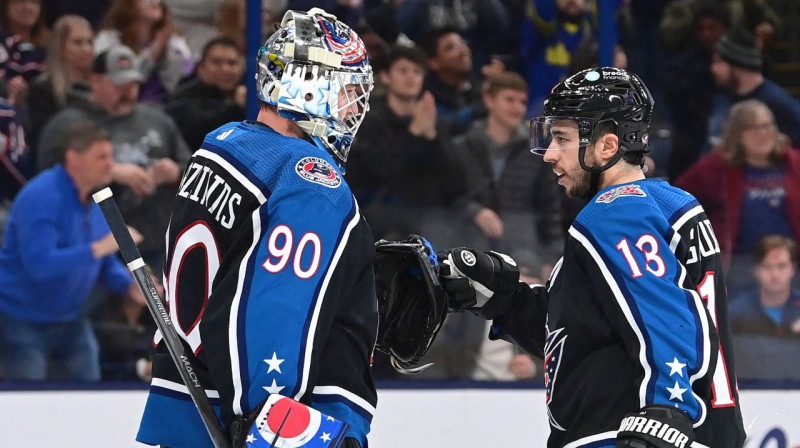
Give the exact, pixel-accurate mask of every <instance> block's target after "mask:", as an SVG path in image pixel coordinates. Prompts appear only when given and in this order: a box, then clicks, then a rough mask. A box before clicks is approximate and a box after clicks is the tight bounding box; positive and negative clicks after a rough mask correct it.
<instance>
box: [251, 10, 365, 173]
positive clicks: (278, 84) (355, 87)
mask: <svg viewBox="0 0 800 448" xmlns="http://www.w3.org/2000/svg"><path fill="white" fill-rule="evenodd" d="M256 89H257V90H256V91H257V95H258V98H259V99H260V100H261V101H263V102H265V103H267V104H270V105H273V106H276V107H277V109H278V113H279V114H280V115H281V116H283V117H285V118H288V119H290V120H293V121H295V122H297V124H298V126H300V128H301V129H303V131H304V132H305V133H306V134H308V135H309V136H310V137H311V139H312V140H313V141H314V143H315V144H316V145H317V146H319V147H320V148H323V149H326V150H328V151H329V152H331V153H332V154H333V156H334V157H336V159H337V160H338V161H339V163H340V164H342V165H343V164H344V163H345V162H346V161H347V154H348V152H349V151H350V145H351V144H352V143H353V138H354V137H355V135H356V132H357V131H358V127H359V126H360V125H361V122H362V121H363V119H364V115H365V113H366V112H367V110H368V108H369V105H368V100H369V94H370V92H371V91H372V68H371V67H370V65H369V60H368V59H367V52H366V48H365V47H364V43H363V42H362V41H361V38H359V37H358V35H357V34H356V33H355V32H354V31H353V30H352V29H350V27H348V26H347V25H345V24H344V23H342V22H340V21H338V20H336V17H335V16H333V15H330V14H328V13H326V12H325V11H323V10H321V9H319V8H312V9H310V10H309V11H308V12H303V11H287V12H286V14H285V15H284V16H283V20H282V21H281V26H280V28H279V29H278V30H277V31H276V32H275V33H273V34H272V36H270V37H269V38H268V39H267V42H266V43H265V44H264V46H262V47H261V48H260V49H259V51H258V68H257V71H256Z"/></svg>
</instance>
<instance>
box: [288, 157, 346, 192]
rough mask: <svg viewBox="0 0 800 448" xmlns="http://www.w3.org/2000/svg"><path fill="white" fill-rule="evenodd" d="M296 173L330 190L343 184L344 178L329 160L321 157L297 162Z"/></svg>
mask: <svg viewBox="0 0 800 448" xmlns="http://www.w3.org/2000/svg"><path fill="white" fill-rule="evenodd" d="M294 171H295V172H296V173H297V175H298V176H300V177H302V178H303V179H305V180H307V181H309V182H314V183H318V184H320V185H324V186H326V187H328V188H337V187H338V186H339V185H341V184H342V177H341V176H340V175H339V173H337V172H336V169H335V168H334V167H333V166H332V165H331V164H330V163H328V161H327V160H325V159H320V158H319V157H305V158H303V159H302V160H300V161H299V162H297V165H295V167H294Z"/></svg>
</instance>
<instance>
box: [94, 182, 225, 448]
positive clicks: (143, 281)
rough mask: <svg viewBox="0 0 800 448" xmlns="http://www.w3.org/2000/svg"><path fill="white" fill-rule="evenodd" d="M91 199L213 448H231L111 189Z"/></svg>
mask: <svg viewBox="0 0 800 448" xmlns="http://www.w3.org/2000/svg"><path fill="white" fill-rule="evenodd" d="M92 198H93V199H94V201H95V202H96V203H97V204H98V205H99V206H100V210H101V211H102V212H103V216H104V217H105V218H106V221H107V222H108V227H109V228H111V233H112V234H113V235H114V239H115V240H116V241H117V245H118V246H119V251H120V253H121V254H122V258H123V259H124V260H125V263H127V265H128V269H129V270H130V271H131V273H132V274H133V277H134V279H135V280H136V284H137V285H138V286H139V289H140V290H141V291H142V295H144V299H145V301H146V302H147V308H148V309H149V310H150V314H151V315H152V316H153V320H155V322H156V326H157V327H158V330H159V331H160V332H161V335H162V336H163V338H164V342H165V343H166V345H167V351H168V352H169V354H170V357H172V361H173V362H174V363H175V366H176V367H177V370H178V373H179V374H180V375H181V379H182V380H183V383H184V384H185V385H186V389H187V390H188V391H189V395H190V396H191V397H192V401H193V402H194V404H195V406H196V407H197V410H198V412H200V417H201V418H202V420H203V424H204V425H205V427H206V430H207V431H208V435H209V436H211V441H212V442H213V443H214V447H215V448H231V443H230V441H229V440H228V437H227V436H226V435H225V431H223V429H222V426H221V425H220V423H219V419H218V418H217V415H216V413H215V412H214V409H213V408H212V407H211V403H210V402H209V401H208V396H207V395H206V391H205V389H204V388H203V386H202V385H201V384H200V381H199V380H198V378H197V374H196V373H195V372H196V369H195V368H194V366H193V365H192V362H191V360H190V359H189V357H188V356H186V352H185V350H184V347H183V344H182V343H181V341H180V338H179V337H178V333H177V331H176V330H175V327H174V326H173V325H172V320H171V319H170V316H169V310H167V308H166V306H165V305H164V301H163V300H162V299H161V296H160V295H159V293H158V290H157V289H156V287H155V284H153V279H152V278H150V273H149V272H147V268H146V266H145V263H144V261H143V260H142V256H141V254H140V253H139V249H137V248H136V243H134V242H133V238H132V237H131V234H130V232H129V231H128V227H127V226H126V225H125V220H124V219H123V218H122V214H121V213H120V211H119V207H118V206H117V203H116V201H114V197H113V194H112V193H111V189H110V188H104V189H102V190H100V191H98V192H97V193H95V194H94V195H92Z"/></svg>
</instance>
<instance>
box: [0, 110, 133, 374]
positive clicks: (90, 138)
mask: <svg viewBox="0 0 800 448" xmlns="http://www.w3.org/2000/svg"><path fill="white" fill-rule="evenodd" d="M64 144H65V148H67V149H66V150H65V152H64V154H63V158H62V161H61V162H62V163H60V164H57V165H56V166H54V167H53V168H50V169H48V170H46V171H44V172H42V173H41V174H39V175H38V176H36V177H35V178H34V179H33V180H31V181H30V182H29V183H28V184H27V185H26V186H25V187H24V188H23V189H22V190H21V191H20V193H19V195H18V196H17V198H16V201H15V202H14V206H13V208H12V209H11V214H10V216H9V220H8V222H7V224H6V230H5V238H4V240H3V246H2V248H1V249H0V366H2V370H3V374H4V377H5V379H7V380H45V379H62V380H82V381H98V380H100V366H99V361H98V346H97V341H96V339H95V336H94V333H93V332H92V328H91V325H90V323H89V320H88V318H87V317H86V316H85V314H84V312H83V311H84V310H83V307H84V302H85V301H86V299H87V297H88V296H89V293H90V291H91V290H92V288H93V287H94V286H95V284H96V283H97V282H98V280H99V281H102V283H104V284H105V285H106V286H107V287H108V288H109V289H110V290H111V291H113V292H116V293H123V294H124V293H127V294H128V295H129V296H130V297H131V298H133V299H134V300H136V301H137V302H141V303H144V298H143V297H142V296H141V293H140V292H139V291H138V289H137V288H136V284H135V283H134V282H133V278H132V277H131V275H130V273H129V272H128V271H127V269H126V268H125V266H124V265H123V264H122V263H121V262H120V261H119V260H118V259H117V258H116V257H115V256H114V254H115V253H116V252H117V250H118V247H117V244H116V242H115V241H114V238H113V236H112V235H111V233H110V232H109V229H108V226H107V225H106V223H105V220H104V219H103V215H102V214H101V213H100V209H99V208H98V206H97V205H96V204H94V203H93V202H91V201H90V198H89V195H90V193H91V192H92V191H94V190H96V189H97V188H98V187H101V186H103V185H106V184H108V183H110V182H111V169H112V168H113V166H114V159H113V157H112V151H111V142H110V140H109V136H108V134H107V133H106V132H105V131H102V130H101V129H99V128H98V127H96V126H95V125H94V124H91V123H89V122H78V123H76V124H74V125H73V126H71V127H70V128H68V130H67V131H66V132H65V135H64ZM132 234H133V236H134V239H135V240H137V242H138V241H139V240H141V235H139V233H138V232H136V231H133V230H132ZM48 371H49V372H51V373H52V376H49V375H48Z"/></svg>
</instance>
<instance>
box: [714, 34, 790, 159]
mask: <svg viewBox="0 0 800 448" xmlns="http://www.w3.org/2000/svg"><path fill="white" fill-rule="evenodd" d="M714 49H715V53H714V56H713V57H712V63H711V73H712V74H713V75H714V80H715V81H716V83H717V85H719V86H720V87H722V88H723V89H724V90H725V92H722V93H718V94H717V95H716V96H715V97H714V102H713V106H712V109H711V115H710V117H709V121H708V138H709V142H708V143H709V144H711V145H712V146H714V145H715V144H716V143H717V141H718V137H719V135H720V133H721V129H722V125H723V122H724V120H725V117H726V116H727V113H728V110H729V109H730V107H731V106H732V105H733V104H736V103H738V102H740V101H744V100H746V99H757V100H760V101H762V102H763V103H765V104H766V105H767V107H769V109H770V110H771V111H772V113H773V114H774V115H775V118H776V124H777V126H778V130H779V131H781V132H783V133H784V134H786V135H788V136H789V138H790V139H791V141H792V145H793V146H794V147H800V101H798V100H797V99H796V98H794V97H792V96H791V95H790V94H789V93H788V92H786V91H785V90H784V89H783V88H781V87H780V86H778V85H777V84H775V83H774V82H772V81H770V80H768V79H765V78H764V75H762V74H761V68H762V65H763V59H762V58H761V50H760V49H759V48H758V46H757V45H756V40H755V38H754V37H753V35H752V34H750V33H749V32H748V31H746V30H744V29H742V28H733V29H732V30H731V31H729V32H728V33H727V34H725V35H724V36H723V37H722V38H720V40H719V41H718V42H717V44H716V45H715V47H714Z"/></svg>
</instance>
